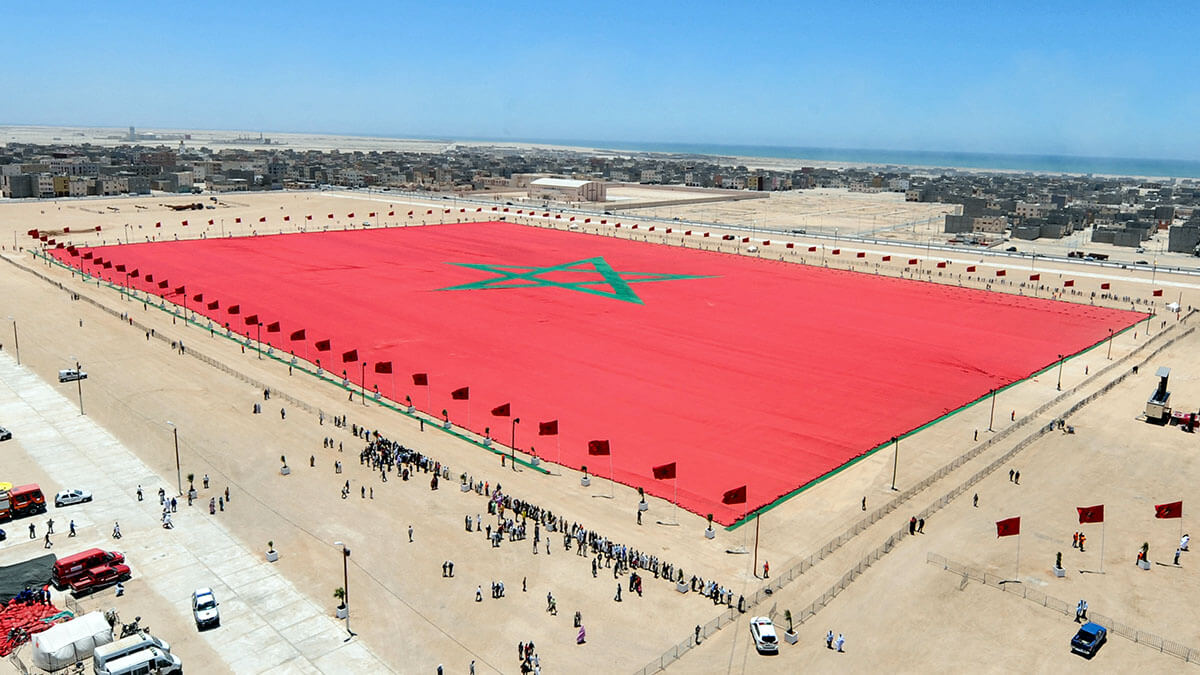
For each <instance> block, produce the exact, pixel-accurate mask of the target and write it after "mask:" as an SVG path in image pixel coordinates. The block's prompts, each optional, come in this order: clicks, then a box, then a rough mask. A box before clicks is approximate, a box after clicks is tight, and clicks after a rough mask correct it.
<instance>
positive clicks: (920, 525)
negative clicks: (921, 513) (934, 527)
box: [917, 518, 925, 534]
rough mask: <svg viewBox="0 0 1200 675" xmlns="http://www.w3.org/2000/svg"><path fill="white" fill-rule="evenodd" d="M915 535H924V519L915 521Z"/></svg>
mask: <svg viewBox="0 0 1200 675" xmlns="http://www.w3.org/2000/svg"><path fill="white" fill-rule="evenodd" d="M917 533H918V534H925V519H924V518H922V519H920V520H918V521H917Z"/></svg>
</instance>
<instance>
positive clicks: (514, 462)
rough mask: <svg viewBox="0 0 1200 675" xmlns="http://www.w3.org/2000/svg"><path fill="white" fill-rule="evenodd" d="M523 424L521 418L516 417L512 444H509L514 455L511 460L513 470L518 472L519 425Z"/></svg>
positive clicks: (510, 457)
mask: <svg viewBox="0 0 1200 675" xmlns="http://www.w3.org/2000/svg"><path fill="white" fill-rule="evenodd" d="M520 422H521V418H520V417H514V418H513V422H512V442H511V443H510V444H509V446H508V447H509V448H511V452H512V454H511V455H510V456H509V459H511V460H512V470H513V471H516V470H517V424H519V423H520Z"/></svg>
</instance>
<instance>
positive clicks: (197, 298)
mask: <svg viewBox="0 0 1200 675" xmlns="http://www.w3.org/2000/svg"><path fill="white" fill-rule="evenodd" d="M192 302H204V294H203V293H197V294H195V295H193V296H192Z"/></svg>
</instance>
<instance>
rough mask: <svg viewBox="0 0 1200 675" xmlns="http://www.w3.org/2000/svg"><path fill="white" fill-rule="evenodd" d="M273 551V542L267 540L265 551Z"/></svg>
mask: <svg viewBox="0 0 1200 675" xmlns="http://www.w3.org/2000/svg"><path fill="white" fill-rule="evenodd" d="M274 552H275V542H274V541H268V542H267V553H274Z"/></svg>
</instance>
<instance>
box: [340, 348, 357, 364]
mask: <svg viewBox="0 0 1200 675" xmlns="http://www.w3.org/2000/svg"><path fill="white" fill-rule="evenodd" d="M357 360H358V350H357V349H351V350H350V351H348V352H342V363H352V362H354V361H357Z"/></svg>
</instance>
